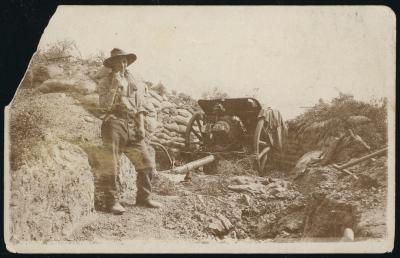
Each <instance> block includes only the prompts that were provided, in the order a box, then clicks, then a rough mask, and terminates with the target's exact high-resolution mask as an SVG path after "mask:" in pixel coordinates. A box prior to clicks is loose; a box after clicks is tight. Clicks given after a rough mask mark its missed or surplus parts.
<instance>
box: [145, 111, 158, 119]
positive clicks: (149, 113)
mask: <svg viewBox="0 0 400 258" xmlns="http://www.w3.org/2000/svg"><path fill="white" fill-rule="evenodd" d="M147 116H149V117H152V118H155V119H157V112H148V113H147Z"/></svg>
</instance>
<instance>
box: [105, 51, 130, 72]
mask: <svg viewBox="0 0 400 258" xmlns="http://www.w3.org/2000/svg"><path fill="white" fill-rule="evenodd" d="M121 57H126V60H127V61H128V65H130V64H132V63H133V62H135V61H136V55H135V54H133V53H126V52H125V51H123V50H121V49H119V48H114V49H113V50H111V56H110V57H109V58H107V59H106V60H104V62H103V65H104V66H106V67H109V68H111V67H112V65H113V64H114V62H115V61H116V60H118V59H119V58H121Z"/></svg>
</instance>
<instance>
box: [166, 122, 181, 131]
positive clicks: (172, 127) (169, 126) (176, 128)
mask: <svg viewBox="0 0 400 258" xmlns="http://www.w3.org/2000/svg"><path fill="white" fill-rule="evenodd" d="M164 127H165V128H167V129H168V130H169V131H173V132H179V126H178V125H177V124H176V123H171V124H165V125H164Z"/></svg>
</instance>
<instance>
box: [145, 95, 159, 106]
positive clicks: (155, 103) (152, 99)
mask: <svg viewBox="0 0 400 258" xmlns="http://www.w3.org/2000/svg"><path fill="white" fill-rule="evenodd" d="M147 102H150V103H151V104H153V106H154V108H155V109H160V108H161V102H160V101H158V100H157V99H155V98H151V97H150V98H147Z"/></svg>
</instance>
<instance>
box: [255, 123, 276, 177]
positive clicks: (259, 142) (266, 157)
mask: <svg viewBox="0 0 400 258" xmlns="http://www.w3.org/2000/svg"><path fill="white" fill-rule="evenodd" d="M253 148H254V154H255V155H256V161H257V170H258V173H259V174H260V175H263V174H264V173H265V172H266V171H265V170H266V167H267V164H268V162H270V161H271V151H272V145H271V141H270V138H269V134H268V128H267V127H266V123H265V120H264V119H260V120H259V121H258V123H257V127H256V131H255V133H254V142H253Z"/></svg>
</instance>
